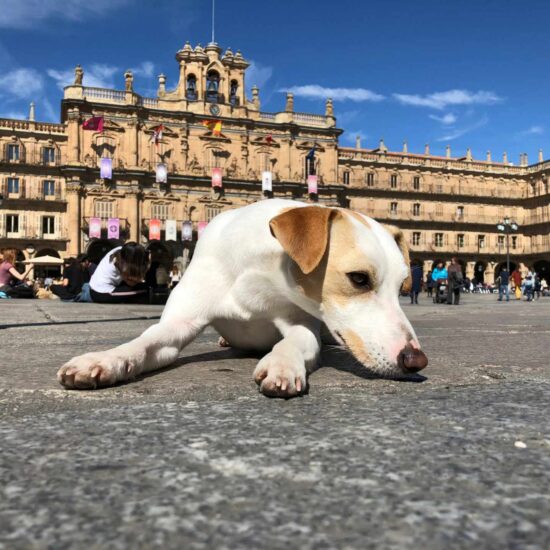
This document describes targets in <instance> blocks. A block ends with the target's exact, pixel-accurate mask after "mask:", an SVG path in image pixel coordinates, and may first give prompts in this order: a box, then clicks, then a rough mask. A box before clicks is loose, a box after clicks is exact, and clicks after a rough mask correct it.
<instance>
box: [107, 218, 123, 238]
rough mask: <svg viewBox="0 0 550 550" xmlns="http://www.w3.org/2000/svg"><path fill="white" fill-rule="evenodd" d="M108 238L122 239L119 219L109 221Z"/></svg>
mask: <svg viewBox="0 0 550 550" xmlns="http://www.w3.org/2000/svg"><path fill="white" fill-rule="evenodd" d="M107 238H108V239H118V238H120V220H119V219H118V218H109V220H108V221H107Z"/></svg>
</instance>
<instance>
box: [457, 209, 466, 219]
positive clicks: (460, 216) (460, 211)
mask: <svg viewBox="0 0 550 550" xmlns="http://www.w3.org/2000/svg"><path fill="white" fill-rule="evenodd" d="M456 217H457V219H458V220H462V219H464V206H457V207H456Z"/></svg>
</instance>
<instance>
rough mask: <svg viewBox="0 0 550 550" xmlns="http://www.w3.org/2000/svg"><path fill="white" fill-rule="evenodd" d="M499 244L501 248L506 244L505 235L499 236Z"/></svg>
mask: <svg viewBox="0 0 550 550" xmlns="http://www.w3.org/2000/svg"><path fill="white" fill-rule="evenodd" d="M498 246H499V248H500V247H503V246H504V235H499V236H498Z"/></svg>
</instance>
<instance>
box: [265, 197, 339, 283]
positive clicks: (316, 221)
mask: <svg viewBox="0 0 550 550" xmlns="http://www.w3.org/2000/svg"><path fill="white" fill-rule="evenodd" d="M337 212H338V211H337V210H334V209H332V208H322V207H320V206H304V207H298V208H292V209H291V210H287V211H286V212H283V213H282V214H279V215H278V216H275V217H274V218H272V219H271V221H270V222H269V227H270V228H271V234H272V235H273V236H274V237H275V238H276V239H277V240H278V241H279V242H280V243H281V245H282V247H283V248H284V249H285V252H286V253H287V254H288V255H289V256H290V257H291V258H292V259H293V260H294V261H295V262H296V263H297V264H298V266H299V267H300V269H301V270H302V272H303V273H305V274H306V275H307V274H308V273H311V272H312V271H313V270H314V269H315V268H316V267H317V266H318V265H319V263H320V261H321V260H322V258H323V256H324V254H325V250H326V248H327V243H328V235H329V226H330V220H331V219H332V217H333V216H334V215H335V214H336V213H337Z"/></svg>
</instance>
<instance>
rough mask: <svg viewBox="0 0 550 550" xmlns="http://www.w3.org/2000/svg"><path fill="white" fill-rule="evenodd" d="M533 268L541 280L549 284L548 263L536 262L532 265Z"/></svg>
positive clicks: (549, 268)
mask: <svg viewBox="0 0 550 550" xmlns="http://www.w3.org/2000/svg"><path fill="white" fill-rule="evenodd" d="M533 268H534V269H535V273H536V274H537V275H538V276H539V277H540V278H541V279H546V282H550V262H549V261H548V260H537V261H536V262H535V263H534V264H533Z"/></svg>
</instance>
